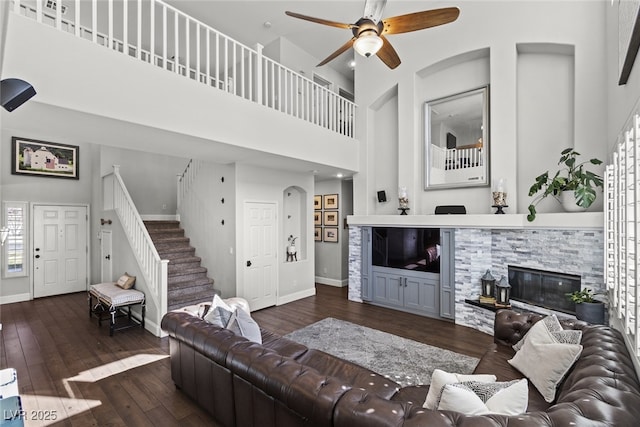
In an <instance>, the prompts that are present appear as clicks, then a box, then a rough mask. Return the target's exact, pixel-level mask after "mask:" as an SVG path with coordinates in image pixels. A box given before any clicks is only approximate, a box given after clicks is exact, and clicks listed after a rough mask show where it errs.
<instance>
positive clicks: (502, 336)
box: [493, 310, 544, 346]
mask: <svg viewBox="0 0 640 427" xmlns="http://www.w3.org/2000/svg"><path fill="white" fill-rule="evenodd" d="M543 317H544V316H542V315H540V314H534V313H518V312H516V311H513V310H498V312H497V313H496V318H495V321H494V324H493V341H494V342H495V343H497V344H503V345H508V346H512V345H514V344H515V343H517V342H518V341H520V339H522V337H523V336H525V334H526V333H527V332H528V331H529V329H531V327H532V326H533V325H534V324H535V323H536V322H537V321H539V320H540V319H542V318H543Z"/></svg>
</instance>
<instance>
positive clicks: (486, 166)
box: [424, 85, 491, 190]
mask: <svg viewBox="0 0 640 427" xmlns="http://www.w3.org/2000/svg"><path fill="white" fill-rule="evenodd" d="M477 94H481V95H482V101H481V102H482V107H481V108H482V146H481V147H479V148H478V147H475V148H469V149H470V150H479V151H481V156H482V157H481V164H482V168H483V178H480V179H473V180H472V181H468V180H467V181H458V182H449V183H434V182H433V178H432V176H431V175H432V170H431V156H432V150H431V149H430V148H431V127H432V124H431V114H432V111H433V109H434V107H435V106H437V105H441V104H443V103H446V102H449V101H456V100H459V99H462V98H466V97H470V96H474V95H477ZM424 105H425V108H424V119H425V120H424V133H425V134H424V141H425V142H424V189H425V190H439V189H443V188H463V187H484V186H488V185H489V184H490V176H489V175H490V170H491V168H490V161H491V155H490V154H491V152H490V149H489V148H490V141H489V85H485V86H481V87H479V88H476V89H471V90H468V91H464V92H460V93H456V94H453V95H450V96H445V97H442V98H437V99H433V100H430V101H427V102H425V104H424ZM436 145H438V144H436ZM470 154H474V153H473V152H471V153H470ZM446 155H447V154H445V156H446ZM466 160H467V161H468V158H466ZM449 161H451V160H449ZM458 162H459V159H458ZM462 169H464V168H462Z"/></svg>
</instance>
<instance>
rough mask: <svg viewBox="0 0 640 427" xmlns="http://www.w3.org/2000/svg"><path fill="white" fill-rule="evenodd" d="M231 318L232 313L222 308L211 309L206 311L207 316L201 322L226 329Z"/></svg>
mask: <svg viewBox="0 0 640 427" xmlns="http://www.w3.org/2000/svg"><path fill="white" fill-rule="evenodd" d="M232 317H233V311H229V310H227V309H226V308H224V307H222V306H217V307H212V308H210V309H209V311H207V314H205V316H204V317H203V318H202V320H204V321H207V322H209V323H212V324H214V325H216V326H220V327H221V328H227V327H228V326H229V324H230V321H231V318H232Z"/></svg>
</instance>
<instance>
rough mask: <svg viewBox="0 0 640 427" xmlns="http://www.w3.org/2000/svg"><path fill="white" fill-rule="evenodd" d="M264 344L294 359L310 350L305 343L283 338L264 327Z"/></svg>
mask: <svg viewBox="0 0 640 427" xmlns="http://www.w3.org/2000/svg"><path fill="white" fill-rule="evenodd" d="M262 345H263V346H265V347H266V348H268V349H271V350H273V351H275V352H276V353H278V354H279V355H281V356H285V357H291V358H292V359H297V358H298V357H300V356H302V355H303V354H305V353H306V352H307V351H308V350H309V349H308V348H307V346H305V345H303V344H300V343H297V342H295V341H291V340H290V339H288V338H283V337H281V336H280V335H277V334H274V333H273V332H270V331H266V330H264V329H262Z"/></svg>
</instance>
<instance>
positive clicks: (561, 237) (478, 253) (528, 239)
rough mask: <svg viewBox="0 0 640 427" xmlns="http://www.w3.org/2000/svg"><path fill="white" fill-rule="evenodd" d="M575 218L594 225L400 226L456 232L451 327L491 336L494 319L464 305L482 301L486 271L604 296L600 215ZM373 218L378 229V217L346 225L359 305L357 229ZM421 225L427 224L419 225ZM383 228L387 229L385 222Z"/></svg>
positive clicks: (353, 295) (416, 222) (352, 292)
mask: <svg viewBox="0 0 640 427" xmlns="http://www.w3.org/2000/svg"><path fill="white" fill-rule="evenodd" d="M556 215H558V214H556ZM561 215H570V214H561ZM579 215H581V217H580V218H592V220H591V221H590V222H589V221H588V222H587V225H586V226H581V223H580V221H574V220H573V217H571V218H567V220H566V221H565V223H564V224H561V223H560V224H559V225H558V222H556V224H554V225H552V226H547V225H546V224H545V225H544V226H543V225H536V224H534V225H529V224H528V223H526V222H525V221H526V219H524V220H523V222H522V223H521V224H523V225H520V226H513V227H508V226H506V225H505V223H501V224H499V226H498V227H494V226H493V224H495V222H494V221H497V220H496V219H495V218H496V217H497V216H494V215H487V216H481V215H475V216H472V215H457V216H455V217H460V218H443V219H440V218H437V216H436V218H433V216H425V217H422V218H420V217H418V216H414V217H413V218H412V217H411V216H409V217H408V218H403V220H404V221H411V225H412V226H420V225H422V226H425V227H429V226H431V227H433V226H437V227H440V228H443V229H445V228H450V229H453V230H454V250H453V254H454V272H455V273H454V282H455V323H456V324H460V325H464V326H468V327H472V328H474V329H478V330H481V331H483V332H486V333H489V334H493V317H494V313H493V312H492V311H490V310H486V309H483V308H480V307H477V306H474V305H471V304H468V303H466V302H465V300H466V299H475V300H477V299H478V298H479V297H480V293H481V286H480V278H481V277H482V275H483V274H484V273H485V271H486V270H487V269H491V272H492V274H493V275H494V277H495V278H496V279H500V277H501V276H502V275H505V276H507V277H509V276H508V275H509V266H512V267H517V268H524V269H529V270H535V271H551V272H554V273H557V274H558V275H560V276H562V277H566V278H567V279H568V278H570V277H572V278H575V279H576V280H578V279H579V283H580V285H579V286H581V287H588V288H590V289H592V290H594V291H595V292H601V293H603V294H604V293H606V292H605V291H606V289H605V284H604V277H603V273H604V234H603V231H602V225H601V224H602V215H601V214H585V213H582V214H579ZM589 215H591V216H589ZM598 215H599V216H598ZM499 216H500V217H504V216H503V215H499ZM516 216H517V215H514V217H516ZM448 217H454V216H453V215H450V216H448ZM473 217H482V218H480V220H481V221H489V223H488V224H487V225H485V226H477V227H474V226H473V225H470V224H468V223H464V221H467V222H469V221H475V220H478V218H473ZM488 217H491V218H488ZM365 218H366V220H365ZM372 218H374V219H375V220H376V221H378V222H373V221H371V222H369V224H372V225H375V224H379V223H380V219H378V218H376V217H361V218H358V219H357V221H354V222H355V224H354V223H351V222H350V226H349V299H350V300H353V301H360V302H361V301H362V299H361V271H362V265H361V263H362V257H361V253H362V252H361V251H362V242H361V227H360V226H358V225H362V226H366V225H367V221H369V220H371V219H372ZM485 218H486V219H485ZM383 219H386V218H383ZM392 219H393V220H394V221H397V217H389V220H392ZM500 219H501V220H502V221H504V219H502V218H500ZM553 219H554V220H555V219H556V217H553ZM422 221H425V222H426V221H428V222H426V223H424V224H423V223H422ZM445 221H463V222H462V223H463V224H464V225H463V226H462V227H460V226H456V224H455V223H453V222H452V223H451V225H450V226H449V227H447V224H446V223H445ZM433 222H435V223H433ZM514 223H516V221H514ZM384 225H387V223H386V222H385V223H384ZM402 225H405V226H406V225H407V224H402ZM568 292H571V291H567V293H568ZM556 297H558V296H556ZM511 304H512V306H513V307H514V308H516V309H524V310H529V311H534V312H538V313H541V314H549V313H557V314H558V316H559V317H561V316H565V317H566V316H571V314H570V313H567V311H571V310H566V309H563V308H559V307H556V308H548V307H545V306H544V305H545V304H539V305H540V306H539V305H534V304H531V303H530V302H529V303H528V302H523V301H517V300H515V299H513V298H512V300H511Z"/></svg>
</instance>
